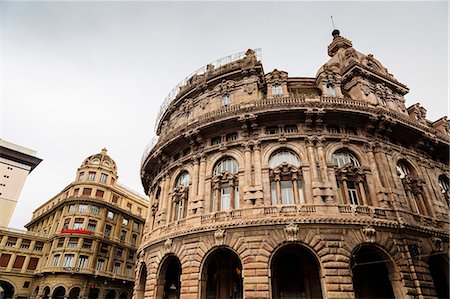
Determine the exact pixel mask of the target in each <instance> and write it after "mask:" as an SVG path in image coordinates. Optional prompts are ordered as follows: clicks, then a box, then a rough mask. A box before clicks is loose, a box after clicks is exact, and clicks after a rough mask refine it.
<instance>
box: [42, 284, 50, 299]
mask: <svg viewBox="0 0 450 299" xmlns="http://www.w3.org/2000/svg"><path fill="white" fill-rule="evenodd" d="M49 295H50V287H49V286H46V287H45V288H44V291H43V292H42V299H48V298H49Z"/></svg>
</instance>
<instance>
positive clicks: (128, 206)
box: [127, 202, 133, 211]
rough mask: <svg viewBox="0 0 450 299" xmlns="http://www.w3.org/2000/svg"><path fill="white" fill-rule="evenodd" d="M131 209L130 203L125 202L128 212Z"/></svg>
mask: <svg viewBox="0 0 450 299" xmlns="http://www.w3.org/2000/svg"><path fill="white" fill-rule="evenodd" d="M131 208H133V205H132V204H131V203H130V202H127V209H128V211H131Z"/></svg>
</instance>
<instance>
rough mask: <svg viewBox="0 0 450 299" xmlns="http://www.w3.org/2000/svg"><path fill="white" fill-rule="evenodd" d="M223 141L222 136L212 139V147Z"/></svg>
mask: <svg viewBox="0 0 450 299" xmlns="http://www.w3.org/2000/svg"><path fill="white" fill-rule="evenodd" d="M221 141H222V138H221V137H220V136H219V137H214V138H211V145H216V144H220V142H221Z"/></svg>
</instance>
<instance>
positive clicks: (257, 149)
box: [253, 141, 262, 188]
mask: <svg viewBox="0 0 450 299" xmlns="http://www.w3.org/2000/svg"><path fill="white" fill-rule="evenodd" d="M253 162H254V168H255V186H259V187H261V188H262V169H261V143H260V142H259V141H256V142H255V143H254V144H253Z"/></svg>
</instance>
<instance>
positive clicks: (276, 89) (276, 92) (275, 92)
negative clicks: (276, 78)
mask: <svg viewBox="0 0 450 299" xmlns="http://www.w3.org/2000/svg"><path fill="white" fill-rule="evenodd" d="M282 95H283V89H282V87H281V84H275V85H272V96H273V97H274V98H278V97H281V96H282Z"/></svg>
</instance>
